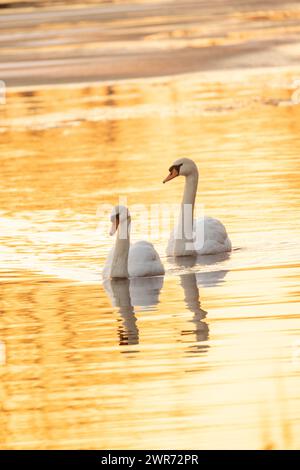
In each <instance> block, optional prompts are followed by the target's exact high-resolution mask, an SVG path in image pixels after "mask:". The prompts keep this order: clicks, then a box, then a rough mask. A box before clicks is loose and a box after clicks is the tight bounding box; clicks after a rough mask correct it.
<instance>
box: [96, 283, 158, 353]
mask: <svg viewBox="0 0 300 470" xmlns="http://www.w3.org/2000/svg"><path fill="white" fill-rule="evenodd" d="M163 283H164V278H163V276H159V277H153V278H142V277H140V278H133V279H111V280H107V281H105V282H104V284H103V286H104V289H105V291H106V293H107V295H108V297H109V298H110V301H111V303H112V306H113V307H116V308H117V309H118V311H119V314H120V317H121V318H120V321H121V325H120V326H119V328H118V335H119V344H120V346H124V345H126V346H129V345H134V344H139V329H138V327H137V318H136V316H135V310H134V307H137V306H138V307H142V310H149V309H151V308H153V307H154V306H155V305H157V304H158V302H159V294H160V291H161V289H162V286H163Z"/></svg>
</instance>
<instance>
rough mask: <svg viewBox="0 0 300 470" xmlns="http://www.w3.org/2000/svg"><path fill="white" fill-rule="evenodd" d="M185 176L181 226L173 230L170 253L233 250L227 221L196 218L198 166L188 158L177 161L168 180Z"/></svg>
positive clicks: (214, 252)
mask: <svg viewBox="0 0 300 470" xmlns="http://www.w3.org/2000/svg"><path fill="white" fill-rule="evenodd" d="M181 175H182V176H185V188H184V194H183V199H182V203H181V209H180V214H179V220H178V224H177V227H176V228H175V229H174V230H173V232H172V233H171V236H170V239H169V243H168V247H167V255H168V256H189V255H192V256H195V255H213V254H216V253H223V252H226V251H231V241H230V239H229V237H228V235H227V232H226V229H225V227H224V225H223V224H222V223H221V222H220V221H219V220H217V219H214V218H212V217H207V216H205V217H201V218H199V219H197V220H194V218H193V214H194V206H195V199H196V194H197V187H198V176H199V174H198V168H197V166H196V164H195V163H194V162H193V161H192V160H189V159H188V158H182V159H180V160H177V161H176V162H174V164H173V165H172V166H171V168H170V174H169V175H168V176H167V178H166V179H165V180H164V183H165V182H167V181H169V180H171V179H173V178H175V177H176V176H181Z"/></svg>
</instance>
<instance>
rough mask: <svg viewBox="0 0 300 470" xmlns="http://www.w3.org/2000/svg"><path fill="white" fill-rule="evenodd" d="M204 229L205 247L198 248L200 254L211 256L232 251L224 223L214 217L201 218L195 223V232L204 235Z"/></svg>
mask: <svg viewBox="0 0 300 470" xmlns="http://www.w3.org/2000/svg"><path fill="white" fill-rule="evenodd" d="M203 224H204V225H203ZM203 229H204V240H203V246H202V247H201V248H197V253H198V254H202V255H204V254H207V255H209V254H215V253H222V252H225V251H231V241H230V240H229V237H228V235H227V232H226V229H225V227H224V225H223V224H222V222H220V221H219V220H218V219H214V218H213V217H204V218H199V219H197V220H196V221H195V231H197V233H203ZM199 238H200V237H199Z"/></svg>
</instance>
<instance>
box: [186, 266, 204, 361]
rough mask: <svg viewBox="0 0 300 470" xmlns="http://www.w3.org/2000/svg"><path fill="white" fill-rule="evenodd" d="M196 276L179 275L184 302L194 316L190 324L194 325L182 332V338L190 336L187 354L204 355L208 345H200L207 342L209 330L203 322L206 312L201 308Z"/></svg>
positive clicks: (192, 274)
mask: <svg viewBox="0 0 300 470" xmlns="http://www.w3.org/2000/svg"><path fill="white" fill-rule="evenodd" d="M196 276H197V275H196V274H195V273H189V274H181V275H180V284H181V286H182V288H183V291H184V301H185V304H186V306H187V308H188V309H189V310H190V311H191V312H192V313H193V314H194V316H193V317H192V319H191V320H190V322H191V323H193V324H194V326H193V328H191V329H188V330H183V331H182V332H181V335H182V336H191V335H192V337H193V338H192V339H191V343H192V345H191V346H189V347H188V351H187V352H192V353H204V352H206V351H207V350H208V344H207V343H205V344H201V343H203V341H205V342H206V341H207V340H208V335H209V328H208V324H207V323H206V322H204V321H203V320H204V318H205V317H206V315H207V312H206V311H205V310H203V309H202V308H201V304H200V294H199V289H198V285H197V277H196ZM195 343H196V344H195Z"/></svg>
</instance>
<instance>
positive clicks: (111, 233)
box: [109, 218, 119, 237]
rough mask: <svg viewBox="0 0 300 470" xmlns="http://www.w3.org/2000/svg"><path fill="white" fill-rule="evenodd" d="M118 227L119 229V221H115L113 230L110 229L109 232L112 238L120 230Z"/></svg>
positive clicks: (112, 225) (112, 226)
mask: <svg viewBox="0 0 300 470" xmlns="http://www.w3.org/2000/svg"><path fill="white" fill-rule="evenodd" d="M118 227H119V219H118V218H117V219H115V220H114V221H113V222H112V224H111V228H110V231H109V235H110V236H111V237H112V236H113V235H114V234H115V233H116V231H117V230H118Z"/></svg>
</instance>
